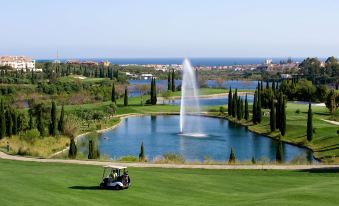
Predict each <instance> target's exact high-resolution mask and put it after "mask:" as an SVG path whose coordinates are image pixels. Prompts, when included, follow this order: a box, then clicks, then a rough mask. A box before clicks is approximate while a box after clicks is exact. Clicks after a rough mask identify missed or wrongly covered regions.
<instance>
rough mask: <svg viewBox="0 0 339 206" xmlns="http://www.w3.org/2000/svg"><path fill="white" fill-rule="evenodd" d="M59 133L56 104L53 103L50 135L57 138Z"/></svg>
mask: <svg viewBox="0 0 339 206" xmlns="http://www.w3.org/2000/svg"><path fill="white" fill-rule="evenodd" d="M56 133H57V117H56V104H55V102H54V101H53V102H52V109H51V123H50V126H49V134H50V135H52V136H55V135H56Z"/></svg>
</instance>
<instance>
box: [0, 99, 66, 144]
mask: <svg viewBox="0 0 339 206" xmlns="http://www.w3.org/2000/svg"><path fill="white" fill-rule="evenodd" d="M43 112H44V108H43V105H42V104H39V105H37V106H36V107H35V108H34V109H30V110H29V122H28V128H23V126H22V121H23V118H24V117H23V116H22V115H18V112H17V111H16V110H15V109H13V108H11V107H9V106H5V105H4V102H3V100H1V103H0V139H1V138H3V137H5V136H8V137H11V136H12V135H16V134H18V133H19V132H21V131H24V130H25V129H34V128H35V126H34V120H33V118H34V116H35V122H36V128H37V129H38V130H39V132H40V135H41V136H43V135H44V131H45V126H44V125H45V120H44V115H43ZM48 129H49V130H48V131H49V135H51V136H56V135H57V132H58V131H59V132H60V133H63V130H64V106H62V109H61V113H60V118H59V120H57V108H56V104H55V102H54V101H53V102H52V108H51V110H50V121H49V128H48Z"/></svg>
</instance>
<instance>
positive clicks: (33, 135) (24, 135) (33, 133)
mask: <svg viewBox="0 0 339 206" xmlns="http://www.w3.org/2000/svg"><path fill="white" fill-rule="evenodd" d="M40 137H41V136H40V132H39V130H37V129H31V130H27V131H26V132H21V133H20V139H23V140H25V141H27V142H34V141H35V140H36V139H38V138H40Z"/></svg>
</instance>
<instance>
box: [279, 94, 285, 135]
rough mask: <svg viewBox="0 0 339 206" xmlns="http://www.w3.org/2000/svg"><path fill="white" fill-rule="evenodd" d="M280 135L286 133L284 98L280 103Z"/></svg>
mask: <svg viewBox="0 0 339 206" xmlns="http://www.w3.org/2000/svg"><path fill="white" fill-rule="evenodd" d="M280 132H281V135H282V136H285V134H286V103H285V100H284V99H283V100H282V105H281V129H280Z"/></svg>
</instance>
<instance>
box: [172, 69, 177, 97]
mask: <svg viewBox="0 0 339 206" xmlns="http://www.w3.org/2000/svg"><path fill="white" fill-rule="evenodd" d="M175 90H176V88H175V72H174V69H173V70H172V92H175Z"/></svg>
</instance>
